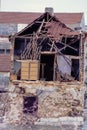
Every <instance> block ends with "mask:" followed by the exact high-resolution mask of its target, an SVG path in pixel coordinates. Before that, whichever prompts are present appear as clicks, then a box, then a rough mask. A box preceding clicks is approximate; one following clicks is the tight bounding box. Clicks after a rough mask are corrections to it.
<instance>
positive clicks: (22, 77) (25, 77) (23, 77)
mask: <svg viewBox="0 0 87 130" xmlns="http://www.w3.org/2000/svg"><path fill="white" fill-rule="evenodd" d="M21 80H29V77H28V76H21Z"/></svg>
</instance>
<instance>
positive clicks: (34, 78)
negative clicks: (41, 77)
mask: <svg viewBox="0 0 87 130" xmlns="http://www.w3.org/2000/svg"><path fill="white" fill-rule="evenodd" d="M30 80H38V77H36V76H31V77H30Z"/></svg>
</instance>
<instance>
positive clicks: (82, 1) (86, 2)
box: [1, 0, 87, 24]
mask: <svg viewBox="0 0 87 130" xmlns="http://www.w3.org/2000/svg"><path fill="white" fill-rule="evenodd" d="M45 7H53V9H54V12H83V13H84V16H85V23H86V24H87V0H1V11H17V12H44V10H45Z"/></svg>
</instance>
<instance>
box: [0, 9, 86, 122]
mask: <svg viewBox="0 0 87 130" xmlns="http://www.w3.org/2000/svg"><path fill="white" fill-rule="evenodd" d="M85 37H86V35H85V33H84V32H79V31H74V30H72V29H71V28H69V27H67V26H66V25H65V23H63V22H61V21H60V20H59V19H58V17H56V16H55V15H54V13H53V12H52V13H50V12H45V13H44V14H42V15H41V16H39V17H38V18H36V19H34V20H33V21H32V22H31V23H30V24H29V25H28V26H27V27H25V28H24V29H23V30H21V31H20V32H18V33H16V34H15V35H13V36H12V37H10V41H11V42H12V46H13V58H12V60H11V65H12V66H11V82H10V86H9V93H6V95H5V94H4V95H5V96H6V97H5V98H6V100H4V102H5V103H6V105H5V108H6V109H5V110H6V111H5V113H4V118H3V122H6V123H15V124H16V123H17V124H25V123H29V122H30V121H31V122H33V123H34V122H35V121H37V120H38V119H39V122H40V121H41V120H43V118H47V119H48V118H51V119H52V118H60V117H67V116H68V117H82V114H83V95H82V88H83V77H84V64H83V63H84V42H85ZM4 95H2V101H3V97H4ZM67 119H68V118H67Z"/></svg>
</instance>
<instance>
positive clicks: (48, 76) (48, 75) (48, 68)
mask: <svg viewBox="0 0 87 130" xmlns="http://www.w3.org/2000/svg"><path fill="white" fill-rule="evenodd" d="M54 58H55V55H54V54H41V59H40V80H45V81H53V76H54Z"/></svg>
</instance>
